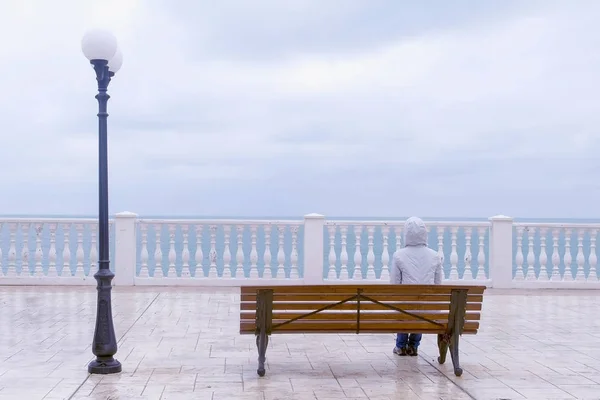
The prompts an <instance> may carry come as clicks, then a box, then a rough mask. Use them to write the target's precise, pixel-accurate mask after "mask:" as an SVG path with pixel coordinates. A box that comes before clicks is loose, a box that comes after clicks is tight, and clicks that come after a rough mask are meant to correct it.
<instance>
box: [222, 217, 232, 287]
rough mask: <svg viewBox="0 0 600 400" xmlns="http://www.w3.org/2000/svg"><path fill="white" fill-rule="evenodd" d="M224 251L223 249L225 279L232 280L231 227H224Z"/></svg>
mask: <svg viewBox="0 0 600 400" xmlns="http://www.w3.org/2000/svg"><path fill="white" fill-rule="evenodd" d="M223 236H224V249H223V278H227V279H230V278H231V250H230V247H231V226H229V225H225V226H223Z"/></svg>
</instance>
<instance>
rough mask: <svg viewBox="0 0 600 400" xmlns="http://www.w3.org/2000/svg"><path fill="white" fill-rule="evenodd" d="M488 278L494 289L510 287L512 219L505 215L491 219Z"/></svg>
mask: <svg viewBox="0 0 600 400" xmlns="http://www.w3.org/2000/svg"><path fill="white" fill-rule="evenodd" d="M490 221H491V223H492V225H491V228H490V244H489V254H490V257H489V277H490V279H491V281H492V286H493V287H495V288H510V287H512V270H513V268H512V266H513V248H512V246H513V242H512V239H513V219H512V218H511V217H507V216H505V215H497V216H495V217H491V218H490ZM478 273H479V272H478Z"/></svg>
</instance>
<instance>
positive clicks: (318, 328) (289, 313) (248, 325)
mask: <svg viewBox="0 0 600 400" xmlns="http://www.w3.org/2000/svg"><path fill="white" fill-rule="evenodd" d="M484 290H485V286H470V285H469V286H467V285H464V286H458V285H381V284H370V285H356V284H355V285H312V286H311V285H298V286H260V287H256V286H252V287H242V288H241V299H240V300H241V304H240V308H241V312H240V333H242V334H244V333H246V334H250V333H255V332H256V331H257V327H258V326H257V323H258V319H257V310H258V308H259V306H263V307H265V314H264V315H265V317H266V319H267V320H268V322H267V325H268V326H267V330H268V332H269V333H308V332H315V333H319V332H322V333H327V332H330V333H359V332H363V333H386V332H389V333H395V332H415V333H445V332H447V331H448V326H449V319H450V320H454V313H455V312H457V313H459V314H460V313H464V314H463V315H464V319H463V316H461V317H460V323H459V325H461V326H459V327H457V329H458V330H459V331H460V333H467V334H474V333H477V329H478V328H479V319H480V311H481V307H482V302H483V292H484ZM259 317H260V316H259ZM450 325H451V326H453V325H454V323H453V322H452V323H450Z"/></svg>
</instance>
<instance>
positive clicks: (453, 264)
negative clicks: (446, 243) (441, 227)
mask: <svg viewBox="0 0 600 400" xmlns="http://www.w3.org/2000/svg"><path fill="white" fill-rule="evenodd" d="M450 232H451V236H450V243H451V249H452V250H451V251H450V279H452V280H458V252H457V250H456V235H457V234H458V228H457V227H454V226H453V227H451V228H450Z"/></svg>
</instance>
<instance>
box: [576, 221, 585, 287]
mask: <svg viewBox="0 0 600 400" xmlns="http://www.w3.org/2000/svg"><path fill="white" fill-rule="evenodd" d="M584 234H585V229H579V230H578V231H577V258H576V261H577V272H576V274H575V280H576V281H578V282H583V281H585V271H584V270H583V268H584V266H585V256H584V255H583V235H584Z"/></svg>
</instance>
